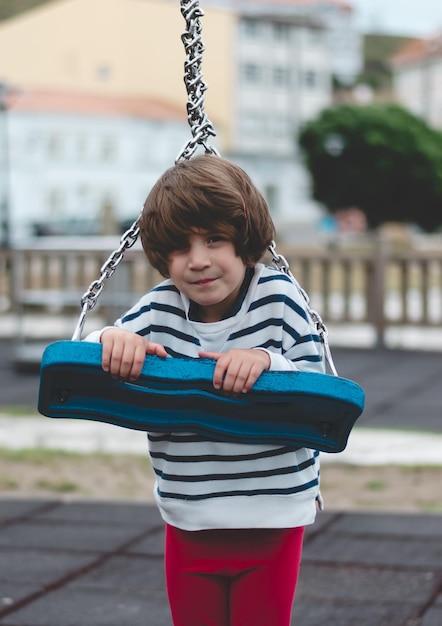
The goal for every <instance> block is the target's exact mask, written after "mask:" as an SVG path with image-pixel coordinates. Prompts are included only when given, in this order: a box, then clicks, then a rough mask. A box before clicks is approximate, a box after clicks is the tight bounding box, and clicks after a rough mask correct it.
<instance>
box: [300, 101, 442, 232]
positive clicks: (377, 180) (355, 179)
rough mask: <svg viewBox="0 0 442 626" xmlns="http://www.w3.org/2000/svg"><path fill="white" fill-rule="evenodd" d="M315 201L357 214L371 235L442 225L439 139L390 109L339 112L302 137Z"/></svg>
mask: <svg viewBox="0 0 442 626" xmlns="http://www.w3.org/2000/svg"><path fill="white" fill-rule="evenodd" d="M299 143H300V146H301V148H302V150H303V152H304V154H305V157H306V162H307V167H308V169H309V170H310V173H311V175H312V178H313V193H314V197H315V199H316V200H318V201H319V202H321V203H322V204H324V205H325V206H326V207H327V208H328V209H329V211H330V212H332V213H333V212H335V211H337V210H339V209H343V208H348V207H358V208H359V209H361V210H362V211H363V212H364V213H365V215H366V218H367V223H368V224H369V226H370V227H372V228H373V227H376V226H378V225H379V224H382V223H383V222H386V221H398V222H407V223H414V224H417V225H418V226H420V227H421V228H423V229H424V230H426V231H433V230H435V229H436V228H438V227H439V226H440V225H441V224H442V133H441V132H439V131H436V130H434V129H432V128H430V127H429V126H428V125H427V124H426V123H425V122H424V121H423V120H422V119H420V118H418V117H416V116H414V115H412V114H411V113H409V112H408V111H406V110H405V109H403V108H402V107H400V106H397V105H394V104H371V105H368V106H358V105H346V104H343V105H337V106H334V107H331V108H328V109H325V110H324V111H323V112H322V113H321V114H320V116H319V117H318V118H317V119H315V120H313V121H310V122H309V123H307V124H306V125H305V126H304V128H303V129H302V130H301V132H300V136H299Z"/></svg>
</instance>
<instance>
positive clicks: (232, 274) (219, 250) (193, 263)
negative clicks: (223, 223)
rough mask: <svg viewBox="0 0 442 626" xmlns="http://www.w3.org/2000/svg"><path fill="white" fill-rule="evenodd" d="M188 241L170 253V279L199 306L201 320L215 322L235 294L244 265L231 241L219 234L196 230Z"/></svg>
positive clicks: (239, 286)
mask: <svg viewBox="0 0 442 626" xmlns="http://www.w3.org/2000/svg"><path fill="white" fill-rule="evenodd" d="M187 243H188V245H187V247H186V248H182V249H179V250H174V251H173V252H172V253H171V254H170V255H169V259H168V269H169V274H170V278H171V279H172V281H173V282H174V284H175V285H176V287H177V288H178V289H179V290H180V291H181V292H182V293H184V294H185V295H186V296H187V297H188V298H189V299H190V300H193V301H194V302H196V303H197V304H198V305H199V306H200V318H201V320H202V321H203V322H217V321H219V320H221V319H223V317H224V316H225V315H226V314H227V313H228V312H229V310H230V309H231V308H232V306H233V304H234V302H235V300H236V298H237V297H238V294H239V291H240V288H241V285H242V282H243V280H244V275H245V270H246V266H245V264H244V261H243V260H242V258H241V257H239V256H237V254H236V250H235V247H234V245H233V243H232V242H231V241H229V240H227V239H225V238H223V237H222V236H220V235H217V234H211V233H206V232H203V231H196V232H192V234H191V235H190V236H189V238H188V241H187Z"/></svg>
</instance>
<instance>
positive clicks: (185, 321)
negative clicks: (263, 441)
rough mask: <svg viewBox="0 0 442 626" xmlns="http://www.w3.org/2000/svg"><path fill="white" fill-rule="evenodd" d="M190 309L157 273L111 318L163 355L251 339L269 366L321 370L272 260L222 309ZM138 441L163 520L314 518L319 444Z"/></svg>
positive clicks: (297, 306) (273, 523) (311, 332)
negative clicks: (208, 318) (214, 317)
mask: <svg viewBox="0 0 442 626" xmlns="http://www.w3.org/2000/svg"><path fill="white" fill-rule="evenodd" d="M191 311H192V303H191V302H189V300H188V299H187V297H186V296H185V295H184V294H182V293H181V292H179V291H178V289H177V288H176V287H175V286H174V284H173V283H172V282H171V281H170V280H165V281H164V282H162V283H161V284H159V285H158V286H157V287H155V288H154V289H152V290H151V291H149V292H148V293H147V294H146V295H145V296H143V297H142V298H141V300H140V301H139V302H138V303H137V304H136V305H135V306H134V307H132V309H130V310H129V311H128V312H127V313H126V314H125V315H124V316H123V317H122V318H121V319H119V320H117V322H116V324H115V325H116V326H117V327H121V328H124V329H126V330H130V331H133V332H135V333H138V334H140V335H142V336H144V337H146V339H149V340H150V341H153V342H156V343H160V344H162V345H164V347H165V348H166V351H167V352H168V354H169V355H170V356H171V357H177V356H186V357H194V358H198V352H199V351H200V350H206V351H207V350H209V351H217V352H225V351H227V350H229V349H231V348H256V347H260V348H264V349H266V350H267V351H268V353H269V355H270V359H271V366H270V369H271V370H305V371H312V372H322V371H324V365H323V359H322V346H321V342H320V338H319V336H318V334H317V332H316V329H315V327H314V324H313V323H312V321H311V319H310V317H309V315H308V312H307V309H306V303H305V301H304V298H303V297H302V295H301V294H300V293H299V290H298V289H297V287H296V286H295V285H294V284H293V283H292V281H291V280H290V279H289V278H288V277H287V276H286V275H285V274H283V273H282V272H280V271H278V270H275V269H272V268H270V267H267V266H265V265H262V264H258V265H257V266H256V267H255V269H254V271H253V272H252V277H251V280H250V283H249V284H248V288H247V289H246V290H243V292H242V294H241V295H240V297H239V300H238V302H237V306H236V308H235V310H234V311H233V312H232V315H231V316H230V317H228V318H227V319H224V320H221V321H219V322H213V323H203V322H197V321H192V315H191ZM101 332H102V331H101ZM99 336H100V334H99V332H96V333H92V334H91V335H90V336H89V337H88V338H87V339H88V340H89V341H93V340H95V341H99ZM148 441H149V451H150V456H151V459H152V465H153V468H154V471H155V474H156V486H155V498H156V501H157V504H158V506H159V509H160V512H161V514H162V516H163V518H164V520H165V521H166V522H167V523H169V524H172V525H173V526H176V527H178V528H181V529H184V530H204V529H213V528H288V527H295V526H303V525H305V524H311V523H313V521H314V519H315V515H316V500H317V499H318V497H319V454H318V452H316V451H314V450H310V449H306V448H294V447H291V446H280V445H278V446H275V445H260V444H239V443H227V442H221V441H212V440H208V439H207V438H203V437H201V436H198V435H196V434H193V433H174V434H165V433H154V432H151V433H148Z"/></svg>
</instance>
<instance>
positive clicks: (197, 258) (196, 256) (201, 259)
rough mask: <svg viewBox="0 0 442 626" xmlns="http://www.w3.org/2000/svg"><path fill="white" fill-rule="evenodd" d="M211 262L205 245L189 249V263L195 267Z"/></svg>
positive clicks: (204, 265)
mask: <svg viewBox="0 0 442 626" xmlns="http://www.w3.org/2000/svg"><path fill="white" fill-rule="evenodd" d="M209 264H210V258H209V254H208V251H207V248H206V247H205V246H199V245H197V246H191V247H190V250H189V265H190V267H192V268H193V269H195V268H198V269H199V268H201V267H206V266H207V265H209Z"/></svg>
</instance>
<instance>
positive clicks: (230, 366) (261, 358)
mask: <svg viewBox="0 0 442 626" xmlns="http://www.w3.org/2000/svg"><path fill="white" fill-rule="evenodd" d="M198 354H199V356H200V358H202V359H215V361H217V363H216V367H215V372H214V375H213V386H214V387H215V389H223V391H225V392H227V393H233V394H238V393H247V392H248V391H250V389H251V388H252V387H253V385H254V383H255V382H256V381H257V380H258V378H259V377H260V376H261V374H262V373H263V372H264V371H265V370H268V369H269V367H270V357H269V355H268V353H267V352H266V351H265V350H254V349H236V350H229V351H228V352H204V351H201V352H199V353H198Z"/></svg>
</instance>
